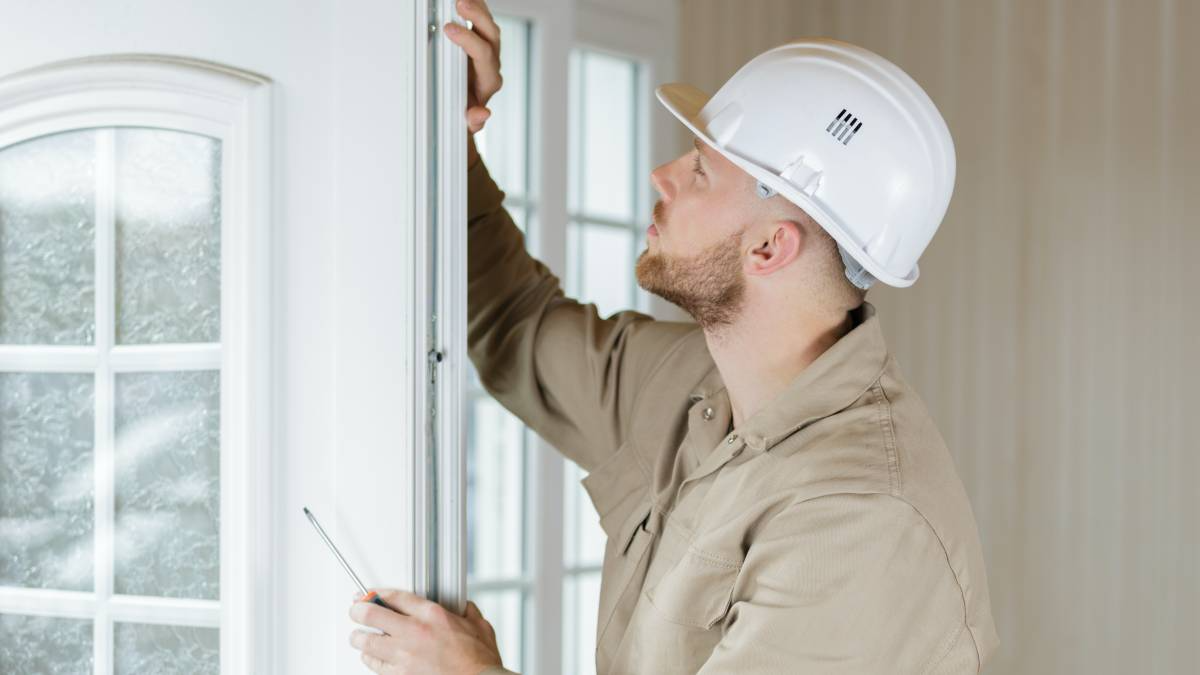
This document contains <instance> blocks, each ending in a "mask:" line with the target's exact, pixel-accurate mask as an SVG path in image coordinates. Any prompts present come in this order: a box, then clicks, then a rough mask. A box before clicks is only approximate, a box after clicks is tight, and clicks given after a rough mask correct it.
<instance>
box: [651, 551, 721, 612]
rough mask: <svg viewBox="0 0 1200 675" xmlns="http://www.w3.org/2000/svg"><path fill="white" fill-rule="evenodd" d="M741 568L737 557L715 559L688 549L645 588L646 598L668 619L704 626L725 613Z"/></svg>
mask: <svg viewBox="0 0 1200 675" xmlns="http://www.w3.org/2000/svg"><path fill="white" fill-rule="evenodd" d="M741 569H742V561H741V560H740V559H738V560H725V559H718V558H716V557H715V556H710V555H707V554H704V553H702V552H700V551H696V550H694V549H692V550H689V551H687V553H685V554H684V555H683V557H682V558H680V559H679V562H678V563H676V564H675V566H674V567H672V568H671V569H670V570H668V571H667V572H666V573H665V574H663V576H662V577H661V578H660V579H659V580H658V582H657V583H655V584H654V585H653V586H652V587H650V588H647V589H646V591H645V596H646V600H647V602H649V603H650V606H651V607H653V608H654V609H655V611H656V612H657V613H658V614H659V615H661V616H662V617H663V618H664V619H666V620H667V621H670V622H671V623H674V624H678V625H681V626H689V627H692V628H703V629H706V630H707V629H710V628H712V627H713V626H715V625H717V623H718V622H720V621H721V620H722V619H723V618H724V617H725V615H726V614H728V613H729V608H730V606H731V605H732V603H733V585H734V582H735V581H736V580H737V576H738V573H739V572H740V571H741Z"/></svg>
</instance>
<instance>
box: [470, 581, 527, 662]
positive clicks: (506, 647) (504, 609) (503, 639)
mask: <svg viewBox="0 0 1200 675" xmlns="http://www.w3.org/2000/svg"><path fill="white" fill-rule="evenodd" d="M471 600H472V601H473V602H474V603H475V604H476V605H478V606H479V611H480V612H481V613H482V614H483V618H485V619H487V620H488V621H489V622H490V623H491V624H492V627H493V628H495V629H496V646H498V647H499V648H500V659H501V660H503V661H504V667H505V668H507V669H508V670H511V671H513V672H517V673H519V672H522V670H523V668H522V665H521V656H522V655H521V640H522V633H523V631H522V625H521V623H522V622H521V605H522V604H523V603H522V598H521V591H519V590H515V589H514V590H504V591H486V592H483V593H475V594H472V595H471Z"/></svg>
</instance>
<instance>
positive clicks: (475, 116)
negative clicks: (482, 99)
mask: <svg viewBox="0 0 1200 675" xmlns="http://www.w3.org/2000/svg"><path fill="white" fill-rule="evenodd" d="M491 116H492V111H490V110H488V109H487V108H484V107H483V106H475V107H473V108H471V109H470V110H467V128H468V129H470V130H471V133H476V132H477V131H479V130H480V129H482V128H483V125H484V123H485V122H487V120H488V118H489V117H491Z"/></svg>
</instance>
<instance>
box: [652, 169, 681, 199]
mask: <svg viewBox="0 0 1200 675" xmlns="http://www.w3.org/2000/svg"><path fill="white" fill-rule="evenodd" d="M672 164H674V162H667V163H666V164H660V165H658V167H656V168H655V169H654V170H653V171H651V172H650V182H651V183H653V184H654V189H655V190H658V193H659V194H660V195H662V198H663V201H664V202H669V201H671V200H672V199H674V198H675V183H674V182H673V181H672V180H671V165H672Z"/></svg>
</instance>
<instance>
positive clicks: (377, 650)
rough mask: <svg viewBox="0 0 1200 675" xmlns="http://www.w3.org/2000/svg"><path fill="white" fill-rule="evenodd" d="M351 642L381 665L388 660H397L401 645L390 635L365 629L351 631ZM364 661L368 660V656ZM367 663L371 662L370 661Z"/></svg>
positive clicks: (364, 654) (365, 655)
mask: <svg viewBox="0 0 1200 675" xmlns="http://www.w3.org/2000/svg"><path fill="white" fill-rule="evenodd" d="M350 644H351V645H354V648H355V649H357V650H358V651H360V652H362V653H363V656H364V657H368V656H369V657H371V658H372V659H375V660H376V661H378V662H379V663H380V665H381V666H382V665H384V664H385V663H387V662H388V661H393V660H395V658H396V654H397V653H398V652H399V645H397V644H396V642H395V640H393V639H392V638H391V637H390V636H387V635H377V634H375V633H368V632H367V631H365V630H355V631H354V632H353V633H351V634H350ZM363 661H364V662H366V661H367V660H366V658H364V659H363ZM367 665H368V666H370V665H371V664H370V663H369V662H368V663H367ZM373 668H374V667H373V666H372V669H373ZM376 672H379V671H376Z"/></svg>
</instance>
